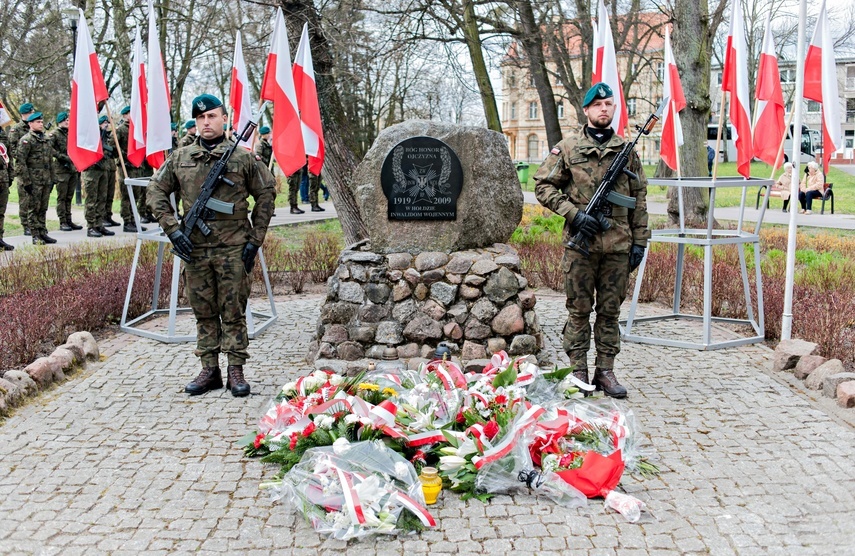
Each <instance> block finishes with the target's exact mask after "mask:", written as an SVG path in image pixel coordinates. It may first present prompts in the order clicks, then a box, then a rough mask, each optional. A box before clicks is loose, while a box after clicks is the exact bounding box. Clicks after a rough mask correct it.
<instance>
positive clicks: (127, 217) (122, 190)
mask: <svg viewBox="0 0 855 556" xmlns="http://www.w3.org/2000/svg"><path fill="white" fill-rule="evenodd" d="M116 187H118V188H119V198H120V199H121V200H122V204H121V206H120V208H119V216H121V217H122V221H123V222H124V223H125V224H133V223H134V211H133V209H131V196H130V194H129V193H128V186H127V185H125V179H124V178H123V177H122V176H121V174H120V175H119V181H118V183H117V185H116ZM136 189H140V188H136ZM134 195H136V191H134Z"/></svg>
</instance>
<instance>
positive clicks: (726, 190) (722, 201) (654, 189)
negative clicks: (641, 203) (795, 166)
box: [523, 162, 855, 214]
mask: <svg viewBox="0 0 855 556" xmlns="http://www.w3.org/2000/svg"><path fill="white" fill-rule="evenodd" d="M538 166H539V165H537V164H532V165H531V166H530V167H529V174H528V175H529V178H528V182H527V183H525V184H524V185H523V189H524V190H525V191H534V180H533V179H532V177H533V176H534V173H535V172H536V171H537V168H538ZM655 169H656V167H655V166H645V167H644V172H645V173H646V174H647V177H650V176H652V175H653V171H654V170H655ZM770 172H771V166H769V165H768V164H765V163H763V162H753V163H752V164H751V174H752V176H755V177H762V178H768V177H769V175H770ZM781 173H782V172H781V171H778V172H776V173H775V177H776V178H777V177H778V176H779V175H780V174H781ZM718 175H720V176H736V175H738V174H737V173H736V163H735V162H727V163H723V164H719V170H718ZM827 181H828V182H829V183H833V184H834V212H835V213H840V214H855V176H853V175H851V174H847V173H846V172H844V171H843V170H838V169H837V168H834V167H833V166H832V167H831V170H830V171H829V172H828V178H827ZM757 189H758V188H756V187H751V188H749V189H748V192H747V201H746V206H751V207H752V208H753V207H754V203H755V202H756V199H757ZM666 191H667V188H665V187H661V186H658V185H651V186H650V187H648V188H647V198H648V200H651V201H659V202H665V201H666V199H665V193H666ZM741 196H742V189H741V188H738V187H723V188H720V189H719V190H717V191H716V195H715V206H717V207H735V206H739V201H740V198H741ZM819 203H820V204H821V203H822V201H819ZM769 204H770V206H771V207H775V208H780V207H781V200H780V199H775V198H772V199H770V201H769ZM814 205H817V201H816V200H814ZM826 209H828V210H830V205H829V204H828V203H826ZM817 212H818V209H817Z"/></svg>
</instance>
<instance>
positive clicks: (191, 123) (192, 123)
mask: <svg viewBox="0 0 855 556" xmlns="http://www.w3.org/2000/svg"><path fill="white" fill-rule="evenodd" d="M194 127H196V120H187V121H186V122H184V129H193V128H194Z"/></svg>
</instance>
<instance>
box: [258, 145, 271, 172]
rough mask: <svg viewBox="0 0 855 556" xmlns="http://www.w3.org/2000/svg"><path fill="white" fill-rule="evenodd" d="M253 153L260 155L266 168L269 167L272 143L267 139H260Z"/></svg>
mask: <svg viewBox="0 0 855 556" xmlns="http://www.w3.org/2000/svg"><path fill="white" fill-rule="evenodd" d="M255 154H257V155H258V156H260V157H261V161H262V162H263V163H264V165H265V166H267V167H268V168H269V167H270V157H271V156H273V145H271V144H270V141H268V140H267V139H262V140H260V141H259V142H258V144H257V145H256V146H255Z"/></svg>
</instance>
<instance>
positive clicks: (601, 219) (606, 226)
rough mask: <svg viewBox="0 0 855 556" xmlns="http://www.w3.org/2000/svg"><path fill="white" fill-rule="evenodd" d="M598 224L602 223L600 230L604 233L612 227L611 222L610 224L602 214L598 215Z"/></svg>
mask: <svg viewBox="0 0 855 556" xmlns="http://www.w3.org/2000/svg"><path fill="white" fill-rule="evenodd" d="M597 222H599V223H600V229H601V230H602V231H604V232H605V231H606V230H609V229H610V228H611V227H612V224H611V222H609V219H608V218H606V217H605V216H603V214H602V213H601V212H598V213H597Z"/></svg>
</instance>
